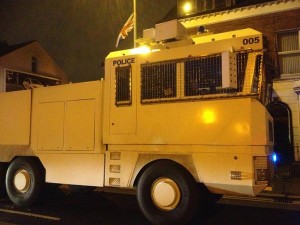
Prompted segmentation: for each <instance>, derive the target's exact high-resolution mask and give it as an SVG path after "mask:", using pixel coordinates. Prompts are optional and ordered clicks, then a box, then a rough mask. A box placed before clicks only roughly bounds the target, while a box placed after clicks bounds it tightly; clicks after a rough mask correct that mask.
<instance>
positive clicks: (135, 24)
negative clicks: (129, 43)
mask: <svg viewBox="0 0 300 225" xmlns="http://www.w3.org/2000/svg"><path fill="white" fill-rule="evenodd" d="M133 20H134V28H133V46H134V47H135V48H136V39H137V23H136V21H137V19H136V0H133Z"/></svg>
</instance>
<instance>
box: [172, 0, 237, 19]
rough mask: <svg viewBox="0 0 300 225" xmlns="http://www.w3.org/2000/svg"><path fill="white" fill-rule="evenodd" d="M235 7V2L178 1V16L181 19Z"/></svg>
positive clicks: (229, 0)
mask: <svg viewBox="0 0 300 225" xmlns="http://www.w3.org/2000/svg"><path fill="white" fill-rule="evenodd" d="M233 5H235V0H178V1H177V7H178V8H177V14H178V16H179V17H184V16H188V15H193V14H196V13H203V12H206V11H208V12H209V11H213V10H218V9H219V10H222V9H225V8H227V7H231V6H233Z"/></svg>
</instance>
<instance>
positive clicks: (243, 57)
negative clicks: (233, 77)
mask: <svg viewBox="0 0 300 225" xmlns="http://www.w3.org/2000/svg"><path fill="white" fill-rule="evenodd" d="M247 60H248V53H246V52H240V53H237V54H236V61H237V92H241V91H242V90H243V86H244V79H245V73H246V66H247Z"/></svg>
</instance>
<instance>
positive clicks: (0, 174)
mask: <svg viewBox="0 0 300 225" xmlns="http://www.w3.org/2000/svg"><path fill="white" fill-rule="evenodd" d="M7 167H8V163H3V162H0V197H7V196H6V187H5V177H6V172H7Z"/></svg>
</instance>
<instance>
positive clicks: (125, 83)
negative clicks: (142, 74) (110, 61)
mask: <svg viewBox="0 0 300 225" xmlns="http://www.w3.org/2000/svg"><path fill="white" fill-rule="evenodd" d="M115 72H116V105H131V66H126V67H117V68H116V70H115Z"/></svg>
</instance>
